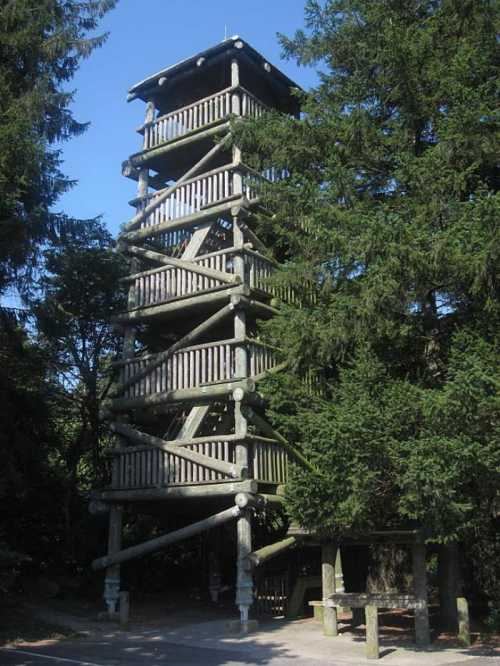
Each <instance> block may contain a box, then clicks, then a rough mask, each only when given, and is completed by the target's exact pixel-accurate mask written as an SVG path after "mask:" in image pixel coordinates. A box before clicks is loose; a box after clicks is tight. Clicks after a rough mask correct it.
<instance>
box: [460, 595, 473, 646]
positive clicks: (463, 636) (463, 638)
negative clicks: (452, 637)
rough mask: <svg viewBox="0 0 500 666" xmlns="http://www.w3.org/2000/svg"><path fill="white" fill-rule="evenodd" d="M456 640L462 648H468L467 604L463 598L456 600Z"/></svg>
mask: <svg viewBox="0 0 500 666" xmlns="http://www.w3.org/2000/svg"><path fill="white" fill-rule="evenodd" d="M457 614H458V640H459V641H460V643H461V644H462V645H463V646H464V647H469V646H470V624H469V604H468V603H467V599H465V598H464V597H458V598H457Z"/></svg>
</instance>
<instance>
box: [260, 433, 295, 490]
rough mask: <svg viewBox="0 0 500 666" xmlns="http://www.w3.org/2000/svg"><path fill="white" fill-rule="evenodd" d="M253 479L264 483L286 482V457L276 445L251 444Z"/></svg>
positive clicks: (264, 443) (282, 449)
mask: <svg viewBox="0 0 500 666" xmlns="http://www.w3.org/2000/svg"><path fill="white" fill-rule="evenodd" d="M252 458H253V478H254V479H257V480H258V481H263V482H264V483H279V484H282V483H286V482H287V481H288V455H287V452H286V451H285V449H284V448H283V447H282V446H280V445H279V444H278V443H276V444H270V443H269V442H259V441H254V442H253V443H252Z"/></svg>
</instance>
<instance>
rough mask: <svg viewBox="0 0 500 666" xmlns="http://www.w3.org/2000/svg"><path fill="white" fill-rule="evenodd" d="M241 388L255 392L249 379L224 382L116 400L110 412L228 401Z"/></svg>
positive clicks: (112, 403) (245, 391)
mask: <svg viewBox="0 0 500 666" xmlns="http://www.w3.org/2000/svg"><path fill="white" fill-rule="evenodd" d="M239 388H241V389H242V390H243V392H244V393H253V392H254V391H255V382H254V381H252V380H251V379H244V380H238V381H234V382H224V383H223V384H212V385H208V386H198V387H196V388H192V389H178V390H177V391H166V392H165V393H155V394H153V395H144V396H140V397H137V398H118V399H115V400H113V401H112V402H111V410H112V411H115V412H120V411H127V410H129V409H143V408H148V407H155V406H157V405H163V404H165V403H167V402H206V401H207V400H212V399H215V398H221V399H228V398H229V397H230V396H231V397H232V394H233V391H234V390H235V389H239Z"/></svg>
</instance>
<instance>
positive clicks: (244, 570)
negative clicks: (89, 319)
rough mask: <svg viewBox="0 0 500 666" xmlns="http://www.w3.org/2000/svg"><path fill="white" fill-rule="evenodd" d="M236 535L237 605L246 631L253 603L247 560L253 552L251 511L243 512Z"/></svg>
mask: <svg viewBox="0 0 500 666" xmlns="http://www.w3.org/2000/svg"><path fill="white" fill-rule="evenodd" d="M236 535H237V544H238V545H237V547H238V555H237V557H238V562H237V573H236V605H237V606H238V609H239V611H240V622H241V628H242V630H243V631H246V630H247V629H248V612H249V610H250V606H251V605H252V603H253V579H252V573H251V571H250V568H249V566H248V562H247V559H246V558H247V556H248V555H249V554H250V553H251V552H252V519H251V514H250V510H249V509H246V510H245V511H243V512H242V514H241V515H240V517H239V518H238V522H237V524H236Z"/></svg>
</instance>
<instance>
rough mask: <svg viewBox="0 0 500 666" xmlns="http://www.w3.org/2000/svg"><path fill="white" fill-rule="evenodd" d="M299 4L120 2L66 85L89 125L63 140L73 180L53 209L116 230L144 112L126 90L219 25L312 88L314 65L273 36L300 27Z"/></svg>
mask: <svg viewBox="0 0 500 666" xmlns="http://www.w3.org/2000/svg"><path fill="white" fill-rule="evenodd" d="M303 8H304V0H249V1H248V0H247V2H243V1H242V0H120V2H119V3H118V6H117V8H116V9H114V10H113V11H112V12H110V13H109V14H108V15H107V16H106V17H105V19H104V20H103V21H102V24H101V27H102V31H109V32H110V35H109V38H108V41H107V42H106V44H105V45H104V46H103V47H102V48H100V49H98V50H96V51H94V52H93V54H92V55H91V56H90V58H89V59H88V60H85V61H83V63H82V65H81V67H80V69H79V71H78V73H77V74H76V76H75V78H74V79H73V81H72V83H71V87H72V88H74V89H76V91H77V93H76V97H75V102H74V104H73V112H74V115H75V117H76V119H77V120H79V121H81V122H90V127H89V128H88V130H87V131H86V132H85V133H84V134H83V135H81V136H80V137H75V138H73V139H71V140H70V141H69V142H67V143H65V144H64V145H63V157H64V164H63V167H62V168H63V172H64V173H65V174H66V175H67V176H69V177H70V178H72V179H75V180H78V184H77V185H76V186H75V187H74V188H73V190H72V191H71V192H69V193H67V194H66V195H65V196H64V197H63V198H61V200H60V202H59V204H58V205H57V206H56V209H57V210H63V211H64V212H66V213H67V214H69V215H71V216H74V217H79V218H86V217H93V216H95V215H98V214H102V215H103V217H104V221H105V223H106V225H107V226H108V228H109V229H110V231H111V232H112V233H113V234H115V235H116V233H117V231H118V228H119V226H120V224H121V223H122V222H124V221H126V220H127V219H129V217H131V216H132V214H133V209H132V208H131V207H130V206H129V205H128V204H127V202H128V201H129V200H130V199H132V198H133V197H134V195H135V191H136V186H135V183H134V182H133V181H131V180H129V179H127V178H124V177H123V176H122V175H121V163H122V161H123V160H125V159H126V158H127V157H128V156H129V155H130V154H132V153H134V152H136V151H137V150H138V149H139V148H140V138H141V137H140V136H139V135H138V134H137V133H136V132H135V128H136V127H138V126H139V125H140V124H141V123H142V122H143V119H144V109H145V106H144V103H143V102H141V101H140V100H136V101H134V102H130V103H127V102H126V99H125V98H126V94H127V90H128V88H129V87H130V86H131V85H132V84H134V83H136V82H137V81H140V80H141V79H143V78H144V77H146V76H147V75H149V74H153V73H154V72H157V71H158V70H160V69H162V68H164V67H166V66H168V65H171V64H174V63H176V62H177V61H179V60H182V59H183V58H186V57H189V56H191V55H193V54H195V53H197V52H198V51H202V50H204V49H206V48H208V47H210V46H213V45H214V44H216V43H218V42H220V41H222V39H223V38H224V30H225V26H227V34H228V36H230V35H235V34H237V35H240V37H242V39H244V40H245V41H247V42H249V43H250V44H251V45H252V46H253V47H254V48H256V49H257V50H258V51H260V52H261V53H262V54H263V55H264V56H265V57H266V58H267V59H268V60H269V61H270V62H272V63H273V64H275V65H276V66H278V67H280V68H281V69H282V70H283V71H284V72H285V73H286V74H287V75H288V76H289V77H290V78H292V79H294V80H295V81H296V82H297V83H298V84H300V85H301V86H302V87H304V88H308V87H310V86H311V85H313V84H314V83H315V81H316V74H315V72H314V70H312V69H309V68H298V67H297V66H296V64H295V63H294V62H291V61H282V60H281V59H280V47H279V44H278V41H277V37H276V33H277V32H282V33H284V34H286V35H292V34H293V33H294V32H295V30H296V29H297V28H300V27H302V26H303Z"/></svg>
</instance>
